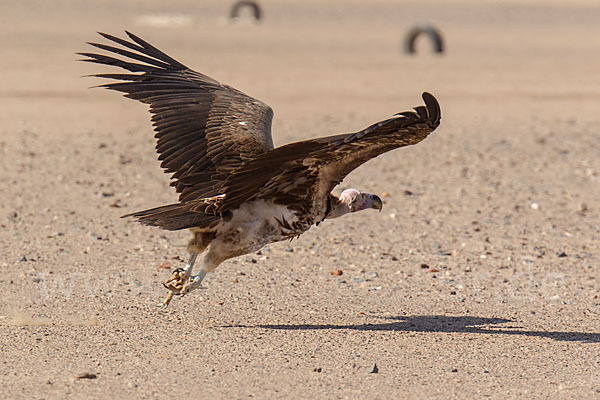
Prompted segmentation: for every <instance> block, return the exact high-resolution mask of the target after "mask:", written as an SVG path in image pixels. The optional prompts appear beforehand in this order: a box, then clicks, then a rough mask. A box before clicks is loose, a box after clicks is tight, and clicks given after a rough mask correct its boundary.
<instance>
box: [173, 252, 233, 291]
mask: <svg viewBox="0 0 600 400" xmlns="http://www.w3.org/2000/svg"><path fill="white" fill-rule="evenodd" d="M224 260H225V258H223V257H219V256H218V255H216V254H214V252H213V251H209V252H208V254H206V256H204V260H203V262H202V269H200V272H198V274H197V275H194V276H192V277H190V278H188V280H187V281H186V282H185V283H184V284H183V287H182V289H181V292H180V294H182V295H184V294H186V293H189V292H191V291H192V290H194V289H204V287H203V286H202V281H203V280H204V277H205V276H206V274H208V273H209V272H211V271H213V270H214V269H215V268H217V267H218V266H219V264H221V262H222V261H224Z"/></svg>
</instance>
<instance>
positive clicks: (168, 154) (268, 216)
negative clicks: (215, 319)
mask: <svg viewBox="0 0 600 400" xmlns="http://www.w3.org/2000/svg"><path fill="white" fill-rule="evenodd" d="M126 33H127V36H128V37H129V40H127V39H121V38H118V37H115V36H112V35H109V34H106V33H100V35H101V36H103V37H104V38H105V39H107V40H109V41H111V42H113V43H114V44H117V45H120V47H116V46H115V45H114V44H111V45H108V44H101V43H89V44H90V45H92V46H94V47H96V48H98V49H101V50H103V51H104V52H107V53H108V54H97V53H88V52H86V53H78V54H79V55H81V56H83V57H85V59H83V60H82V61H88V62H93V63H98V64H105V65H110V66H115V67H120V68H121V69H123V70H125V71H127V72H121V73H104V74H96V75H92V76H95V77H100V78H107V79H111V80H113V81H112V82H110V83H106V84H104V85H101V86H100V87H104V88H107V89H111V90H116V91H119V92H123V93H124V96H125V97H129V98H131V99H135V100H138V101H140V102H142V103H146V104H148V105H149V107H150V113H151V114H152V118H151V119H152V125H153V126H154V131H155V135H154V137H155V138H156V139H157V143H156V151H157V152H158V154H159V157H158V158H159V160H160V161H161V167H162V168H164V170H165V172H166V173H170V174H172V175H171V186H173V187H175V190H176V191H177V193H179V199H178V200H179V201H178V202H177V203H175V204H168V205H163V206H160V207H156V208H151V209H148V210H143V211H138V212H134V213H131V214H127V215H124V216H123V217H130V218H133V219H135V220H137V221H138V222H140V223H142V224H144V225H150V226H157V227H160V228H162V229H166V230H179V229H189V230H190V231H191V232H192V234H193V238H192V239H191V240H190V242H189V244H188V252H189V253H190V259H189V261H188V262H187V264H186V265H185V267H184V268H178V269H176V270H175V271H174V272H173V276H172V277H171V278H170V279H168V280H167V281H166V282H165V283H164V285H165V287H166V288H167V289H169V291H170V292H169V294H168V296H167V298H166V299H165V301H164V304H165V305H168V304H169V302H170V301H171V299H172V297H173V295H183V294H186V293H188V292H190V291H192V290H194V289H197V288H201V287H202V286H201V283H202V280H203V279H204V277H205V276H206V274H207V273H209V272H211V271H213V270H214V269H215V268H217V266H218V265H219V264H221V263H222V262H223V261H225V260H227V259H230V258H232V257H237V256H241V255H244V254H248V253H251V252H255V251H258V250H259V249H261V248H262V247H264V246H265V245H267V244H269V243H274V242H278V241H281V240H286V239H292V238H294V237H297V236H299V235H301V234H302V233H304V232H306V231H307V230H308V229H310V227H311V226H313V225H314V224H319V223H321V222H323V221H324V220H326V219H331V218H338V217H341V216H342V215H345V214H349V213H353V212H357V211H362V210H367V209H376V210H380V211H381V209H382V207H383V202H382V201H381V199H380V198H379V197H378V196H376V195H374V194H370V193H365V192H361V191H360V190H357V189H346V190H344V191H342V192H341V194H340V195H339V196H336V195H334V194H333V193H332V190H333V189H334V188H335V187H336V186H337V185H338V184H339V183H340V182H341V181H342V180H343V179H344V177H345V176H346V175H348V174H349V173H350V172H351V171H352V170H354V169H355V168H357V167H358V166H360V165H361V164H363V163H365V162H367V161H368V160H370V159H372V158H374V157H377V156H378V155H380V154H382V153H385V152H387V151H390V150H393V149H396V148H398V147H403V146H409V145H413V144H417V143H419V142H420V141H422V140H423V139H425V138H426V137H427V136H428V135H429V134H430V133H431V132H433V131H434V130H435V129H436V128H437V127H438V125H439V124H440V116H441V114H440V107H439V104H438V102H437V100H436V99H435V97H433V96H432V95H431V94H429V93H426V92H425V93H423V95H422V97H423V101H424V102H425V105H424V106H418V107H415V108H414V109H413V110H411V111H405V112H401V113H398V114H395V115H394V116H392V117H390V118H388V119H386V120H384V121H380V122H377V123H375V124H373V125H371V126H369V127H367V128H365V129H362V130H360V131H358V132H354V133H347V134H341V135H334V136H327V137H321V138H316V139H310V140H304V141H301V142H296V143H290V144H287V145H284V146H280V147H274V146H273V139H272V138H271V121H272V119H273V110H272V109H271V107H269V106H268V105H266V104H265V103H263V102H261V101H259V100H257V99H255V98H252V97H250V96H248V95H246V94H244V93H242V92H240V91H239V90H237V89H235V88H232V87H231V86H228V85H226V84H222V83H220V82H218V81H216V80H214V79H213V78H211V77H209V76H206V75H204V74H201V73H199V72H196V71H194V70H192V69H190V68H188V67H186V66H185V65H183V64H181V63H180V62H179V61H176V60H175V59H173V58H171V57H170V56H168V55H167V54H165V53H163V52H162V51H160V50H158V49H157V48H156V47H154V46H152V45H151V44H149V43H148V42H146V41H144V40H142V39H141V38H139V37H138V36H136V35H134V34H132V33H129V32H126ZM203 252H205V255H204V257H203V260H202V263H201V267H200V270H199V271H198V273H197V274H196V275H194V274H193V272H192V269H193V267H194V264H195V261H196V258H197V257H198V255H200V254H201V253H203Z"/></svg>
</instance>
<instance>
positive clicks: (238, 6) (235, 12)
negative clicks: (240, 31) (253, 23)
mask: <svg viewBox="0 0 600 400" xmlns="http://www.w3.org/2000/svg"><path fill="white" fill-rule="evenodd" d="M244 8H250V9H251V10H252V15H253V16H254V19H255V20H257V21H260V19H261V18H262V12H261V10H260V7H259V6H258V4H256V2H255V1H248V0H241V1H238V2H236V3H235V4H234V5H233V7H231V13H230V15H229V16H230V18H231V19H236V18H238V17H239V16H240V10H242V9H244Z"/></svg>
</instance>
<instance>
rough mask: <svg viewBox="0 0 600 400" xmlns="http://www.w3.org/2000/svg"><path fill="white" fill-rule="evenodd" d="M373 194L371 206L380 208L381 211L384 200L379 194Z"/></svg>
mask: <svg viewBox="0 0 600 400" xmlns="http://www.w3.org/2000/svg"><path fill="white" fill-rule="evenodd" d="M371 196H372V197H371V208H374V209H375V210H379V212H381V210H382V209H383V201H381V199H380V198H379V196H377V195H374V194H373V195H371Z"/></svg>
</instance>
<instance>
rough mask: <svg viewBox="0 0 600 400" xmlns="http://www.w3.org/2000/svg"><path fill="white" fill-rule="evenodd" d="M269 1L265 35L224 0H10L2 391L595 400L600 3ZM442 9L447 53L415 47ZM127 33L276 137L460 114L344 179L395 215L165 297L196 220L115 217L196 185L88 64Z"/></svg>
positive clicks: (0, 89)
mask: <svg viewBox="0 0 600 400" xmlns="http://www.w3.org/2000/svg"><path fill="white" fill-rule="evenodd" d="M262 3H263V6H264V15H265V17H264V20H263V21H262V22H261V23H260V24H259V25H256V26H252V25H251V24H247V23H238V24H232V23H231V22H229V21H228V20H227V18H226V16H227V14H228V12H229V4H225V3H223V2H221V1H207V2H201V3H199V2H197V1H195V2H192V1H176V2H171V3H169V4H170V6H168V7H167V6H166V5H164V4H165V3H164V2H159V1H157V0H148V1H132V2H128V3H126V4H123V3H122V2H117V1H112V0H111V1H103V2H98V3H90V2H83V3H82V2H76V1H67V0H65V1H56V2H35V1H20V2H13V3H11V4H7V3H3V4H2V5H0V19H1V20H0V22H1V23H0V33H1V34H0V59H1V60H2V62H1V63H0V68H1V71H2V73H1V74H0V82H1V85H0V97H1V99H2V107H0V133H1V135H0V165H1V166H2V168H1V169H0V170H1V171H2V174H3V175H2V177H1V178H2V182H3V187H4V190H3V191H2V192H1V194H0V196H1V199H2V201H1V202H0V227H1V228H2V229H0V250H1V252H2V254H3V257H2V259H1V260H0V267H1V268H2V274H1V275H0V287H1V288H2V291H3V296H2V298H1V300H0V360H1V361H0V385H1V387H2V397H6V398H15V399H16V398H27V399H31V398H35V399H38V398H77V399H84V398H124V397H126V396H127V397H129V398H175V397H177V398H182V397H184V396H192V397H193V398H209V397H210V398H228V399H229V398H299V399H301V398H311V399H314V398H327V399H332V398H351V399H355V398H380V399H384V398H428V399H429V398H483V397H485V398H496V399H506V398H565V399H567V398H569V399H570V398H589V399H593V398H599V397H600V318H599V316H600V298H599V295H600V184H599V182H600V157H598V154H599V150H598V149H599V148H600V117H599V114H598V104H599V101H600V79H599V78H600V75H599V73H598V71H600V56H599V54H600V52H599V51H598V50H600V25H598V23H597V21H598V20H599V19H600V7H598V6H597V5H595V4H594V2H591V1H589V2H588V1H583V0H580V1H579V2H570V3H569V4H570V5H568V6H567V5H563V4H562V3H561V2H558V1H555V2H549V3H548V2H541V1H532V2H528V3H527V5H520V4H519V3H518V2H516V1H510V2H501V1H491V2H486V3H485V5H482V4H481V3H479V2H473V1H471V2H470V1H463V2H459V1H452V2H439V3H436V2H433V1H421V2H408V3H404V2H402V3H400V2H395V1H391V0H390V1H384V0H378V1H375V2H368V3H365V2H362V1H341V0H336V1H333V2H328V5H327V6H325V5H322V4H321V2H317V1H314V0H312V1H286V2H277V1H263V2H262ZM422 21H429V22H431V23H433V24H435V25H436V26H438V27H439V28H440V29H441V31H442V32H443V34H444V39H445V42H446V45H447V52H446V53H445V54H444V55H442V56H437V55H432V54H430V52H429V50H430V49H429V45H428V44H427V43H426V41H425V40H423V39H421V40H420V41H419V42H418V43H417V45H418V48H419V53H418V55H415V56H408V55H406V54H403V53H402V51H401V48H402V38H403V36H404V35H405V33H406V32H407V31H408V30H409V28H411V27H412V26H413V25H415V24H417V23H420V22H422ZM124 29H129V30H131V31H133V32H135V33H137V34H138V35H140V36H142V37H143V38H145V39H146V40H148V41H149V42H151V43H153V44H155V45H157V46H158V47H160V48H162V49H163V50H165V51H167V52H168V53H169V54H170V55H172V56H173V57H175V58H177V59H179V60H181V61H182V62H183V63H185V64H186V65H189V66H190V67H192V68H194V69H196V70H198V71H201V72H203V73H206V74H208V75H210V76H213V77H214V78H216V79H218V80H220V81H222V82H226V83H228V84H231V85H232V86H234V87H236V88H238V89H240V90H242V91H244V92H246V93H248V94H250V95H252V96H255V97H257V98H259V99H261V100H263V101H265V102H267V103H268V104H270V105H271V106H272V107H273V108H274V110H275V120H274V125H273V132H274V133H273V135H274V140H275V143H276V145H281V144H285V143H288V142H291V141H295V140H302V139H306V138H311V137H315V136H324V135H331V134H335V133H342V132H352V131H356V130H359V129H362V128H364V127H366V126H368V125H369V124H370V123H372V122H375V121H378V120H381V119H384V118H386V117H389V116H390V115H392V114H394V113H396V112H399V111H404V110H407V109H410V108H411V107H412V106H415V105H419V104H420V103H421V99H420V93H421V92H422V91H424V90H427V91H430V92H432V93H433V94H435V95H436V97H437V98H438V99H439V101H440V104H441V106H442V115H443V118H442V124H441V126H440V128H439V129H438V130H437V131H436V132H435V133H434V134H433V135H432V136H431V137H429V138H428V139H427V140H426V141H424V142H423V143H421V144H419V145H418V146H415V147H412V148H404V149H401V150H397V151H394V152H392V153H388V154H386V155H384V156H382V157H379V158H377V159H375V160H373V161H370V162H368V163H367V164H366V165H364V166H363V167H361V168H360V169H358V170H356V171H355V172H354V173H352V174H351V175H349V176H348V177H347V178H346V180H345V181H344V182H343V183H342V185H341V187H342V188H347V187H356V188H359V189H361V190H365V191H368V192H372V193H378V194H379V195H380V196H381V197H383V198H384V202H385V205H384V210H383V212H382V213H380V214H378V213H376V212H366V211H365V212H363V213H359V214H356V215H351V216H346V217H343V218H340V219H339V220H332V221H327V222H325V223H323V224H321V225H320V226H319V227H315V228H313V229H311V230H310V231H309V232H307V233H306V234H304V235H303V236H301V237H300V238H299V239H298V240H294V241H292V242H291V243H290V242H285V243H278V244H275V245H272V246H269V247H267V248H265V249H263V250H262V251H261V252H259V253H256V254H250V255H247V256H243V257H239V258H237V259H234V260H230V261H227V262H225V263H223V264H222V265H221V266H220V267H219V269H217V270H216V271H215V272H214V273H212V274H211V275H209V276H208V278H207V280H206V281H205V282H206V286H207V289H206V290H203V291H197V292H195V293H193V294H190V295H189V296H186V297H184V298H176V299H175V300H174V301H173V302H172V304H171V306H170V307H169V308H168V309H163V308H161V307H159V303H160V302H161V300H162V299H163V298H164V296H165V294H166V293H165V290H164V289H163V288H162V286H161V282H162V281H164V280H165V279H166V278H167V277H169V276H170V272H169V268H175V267H179V266H182V265H183V264H184V262H185V258H186V256H187V254H186V251H185V245H186V244H187V240H188V238H189V233H188V232H163V231H160V230H157V229H152V228H148V227H143V226H141V225H138V224H135V223H133V222H130V221H126V220H122V219H119V216H120V215H122V214H125V213H128V212H132V211H136V210H140V209H145V208H149V207H153V206H157V205H161V204H165V203H169V202H172V201H174V200H175V199H176V195H175V193H174V192H173V191H172V190H170V189H169V188H168V176H167V175H165V174H163V173H162V171H161V170H160V168H159V166H158V163H157V161H156V155H155V154H154V139H153V137H152V136H153V135H152V132H151V127H150V122H149V117H148V113H147V112H146V107H145V106H144V105H142V104H137V103H135V102H133V101H130V100H127V99H123V98H121V97H120V96H119V95H117V94H116V93H110V92H108V91H103V90H99V89H94V90H91V89H90V90H88V89H87V87H88V86H92V85H95V84H99V83H101V82H100V81H99V80H97V79H93V78H85V79H83V78H80V77H81V76H82V75H87V74H91V73H97V72H108V71H109V69H108V68H102V67H100V66H92V65H88V64H84V63H77V62H75V60H76V59H77V56H76V55H75V54H74V53H75V52H77V51H87V50H89V47H87V46H86V45H85V43H84V42H86V41H97V40H99V37H98V36H97V35H96V34H95V31H97V30H99V31H106V32H109V33H113V34H118V35H120V34H121V33H122V31H123V30H124ZM338 271H341V274H340V273H339V272H338ZM332 273H333V274H332ZM375 365H376V367H377V368H375ZM375 370H376V371H377V373H374V371H375Z"/></svg>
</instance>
